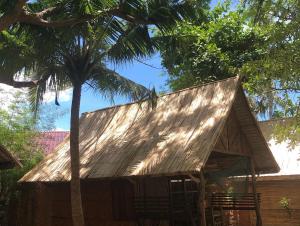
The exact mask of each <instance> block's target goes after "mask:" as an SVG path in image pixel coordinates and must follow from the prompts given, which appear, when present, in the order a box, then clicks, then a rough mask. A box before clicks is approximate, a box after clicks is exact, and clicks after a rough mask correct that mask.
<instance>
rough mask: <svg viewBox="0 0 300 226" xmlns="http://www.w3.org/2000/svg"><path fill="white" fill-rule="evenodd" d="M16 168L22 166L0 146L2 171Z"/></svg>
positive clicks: (0, 166)
mask: <svg viewBox="0 0 300 226" xmlns="http://www.w3.org/2000/svg"><path fill="white" fill-rule="evenodd" d="M15 166H19V167H20V166H22V164H21V163H20V162H19V161H18V160H17V159H16V158H15V157H14V156H13V155H12V154H11V153H9V152H8V150H6V148H5V147H4V146H2V145H0V169H10V168H13V167H15Z"/></svg>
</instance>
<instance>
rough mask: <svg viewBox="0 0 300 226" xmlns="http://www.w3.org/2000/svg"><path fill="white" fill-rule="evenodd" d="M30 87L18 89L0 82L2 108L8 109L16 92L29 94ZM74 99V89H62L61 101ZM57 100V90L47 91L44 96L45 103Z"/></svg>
mask: <svg viewBox="0 0 300 226" xmlns="http://www.w3.org/2000/svg"><path fill="white" fill-rule="evenodd" d="M27 92H28V89H26V88H23V89H20V88H19V89H16V88H13V87H12V86H9V85H5V84H0V103H1V108H2V109H6V108H7V107H8V106H9V105H10V104H11V103H12V102H13V101H14V100H15V97H16V94H17V93H19V94H21V95H24V98H25V95H26V94H27ZM71 99H72V89H67V90H65V91H62V92H60V93H59V98H58V101H59V102H68V101H70V100H71ZM54 101H55V92H47V93H45V95H44V98H43V103H46V104H48V103H52V102H54Z"/></svg>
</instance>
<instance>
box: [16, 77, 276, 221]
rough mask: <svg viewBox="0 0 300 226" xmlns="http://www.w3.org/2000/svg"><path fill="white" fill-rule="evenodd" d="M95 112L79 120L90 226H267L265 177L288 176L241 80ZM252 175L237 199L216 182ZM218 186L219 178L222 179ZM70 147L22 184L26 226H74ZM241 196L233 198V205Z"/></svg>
mask: <svg viewBox="0 0 300 226" xmlns="http://www.w3.org/2000/svg"><path fill="white" fill-rule="evenodd" d="M155 103H156V104H154V105H153V101H143V102H136V103H131V104H125V105H120V106H114V107H110V108H105V109H101V110H98V111H94V112H89V113H85V114H83V115H82V117H81V119H80V135H79V136H80V161H81V162H80V163H81V170H80V177H81V181H82V199H83V208H84V215H85V221H86V225H88V226H96V225H101V226H133V225H145V226H146V225H149V226H152V225H170V226H187V225H193V226H196V225H202V226H205V225H225V223H224V218H223V210H224V211H226V210H229V209H243V210H245V211H252V212H254V213H255V216H256V222H257V223H256V224H257V225H262V221H263V219H261V215H260V199H259V194H257V191H256V183H255V181H256V175H257V174H262V173H276V172H278V171H279V167H278V165H277V163H276V161H275V159H274V157H273V155H272V153H271V151H270V149H269V147H268V145H267V143H266V141H265V139H264V137H263V136H262V133H261V130H260V128H259V127H258V124H257V122H256V119H255V118H254V116H253V115H252V113H251V111H250V108H249V105H248V102H247V100H246V97H245V95H244V93H243V90H242V86H241V85H240V81H239V78H238V77H234V78H229V79H226V80H222V81H218V82H213V83H209V84H206V85H203V86H198V87H192V88H188V89H185V90H181V91H178V92H174V93H170V94H166V95H163V96H161V97H159V98H158V99H157V100H156V101H155ZM220 174H222V176H223V177H229V176H239V175H248V174H251V175H252V177H251V178H252V180H251V184H252V190H251V191H250V192H249V193H247V194H242V195H238V194H235V195H232V194H231V195H230V196H229V195H228V194H226V193H222V192H219V191H220V190H218V188H216V186H215V187H214V186H212V185H213V184H214V183H211V182H210V181H212V178H214V177H215V178H216V177H218V176H219V175H220ZM218 178H219V177H218ZM69 181H70V158H69V140H68V139H66V140H65V141H64V142H63V143H62V144H61V145H60V146H59V147H58V148H57V149H56V151H55V152H53V153H51V154H49V155H48V156H47V157H46V158H45V159H44V160H43V161H42V162H41V163H40V164H38V165H37V166H36V167H35V168H34V169H33V170H31V171H30V172H29V173H27V174H26V175H25V176H24V177H23V178H22V179H21V180H20V183H21V188H22V191H23V192H22V194H23V198H22V200H23V201H22V203H23V206H22V208H20V209H21V210H22V211H21V213H20V219H21V221H22V225H28V226H29V225H30V226H34V225H36V226H40V225H43V226H50V225H51V226H52V225H55V226H59V225H64V226H68V225H71V209H70V194H69ZM233 197H234V198H233Z"/></svg>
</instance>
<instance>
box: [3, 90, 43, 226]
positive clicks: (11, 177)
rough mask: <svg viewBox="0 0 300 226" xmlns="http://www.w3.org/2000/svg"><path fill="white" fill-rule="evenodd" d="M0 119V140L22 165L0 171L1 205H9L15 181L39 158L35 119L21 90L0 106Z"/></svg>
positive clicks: (15, 186) (14, 195)
mask: <svg viewBox="0 0 300 226" xmlns="http://www.w3.org/2000/svg"><path fill="white" fill-rule="evenodd" d="M2 103H3V102H2ZM27 103H28V102H27ZM0 121H1V124H0V144H1V145H4V146H5V147H6V148H7V149H8V150H9V151H11V152H12V153H13V154H14V155H15V156H16V157H17V158H19V159H20V161H21V163H22V165H23V167H22V168H15V169H9V170H2V171H0V194H1V196H0V201H1V203H2V205H3V204H4V205H9V204H10V202H11V201H12V200H14V199H15V198H16V197H17V196H18V193H17V181H18V180H19V179H20V178H21V177H22V176H23V175H24V174H25V173H26V172H28V171H29V170H30V169H31V168H32V167H33V166H34V165H36V164H37V163H38V162H39V161H40V160H41V159H42V153H41V152H40V149H39V147H38V145H37V144H36V138H37V136H38V132H37V127H39V126H38V124H39V123H38V121H37V120H36V118H35V117H33V114H32V112H31V109H30V106H29V104H26V103H25V102H24V95H23V94H21V93H17V94H16V95H15V97H14V98H13V100H12V101H11V103H10V104H8V105H7V106H6V108H3V106H2V108H1V110H0ZM2 223H3V222H2Z"/></svg>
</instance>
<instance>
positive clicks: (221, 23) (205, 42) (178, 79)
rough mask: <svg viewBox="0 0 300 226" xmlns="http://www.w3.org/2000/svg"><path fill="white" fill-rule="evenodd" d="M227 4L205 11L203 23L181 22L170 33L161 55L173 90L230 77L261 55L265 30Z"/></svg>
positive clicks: (265, 35)
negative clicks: (231, 9)
mask: <svg viewBox="0 0 300 226" xmlns="http://www.w3.org/2000/svg"><path fill="white" fill-rule="evenodd" d="M229 6H230V4H229V3H226V4H222V5H221V4H220V5H218V6H217V7H215V8H214V9H213V10H211V11H209V10H208V11H207V13H206V15H207V20H206V21H205V22H202V23H193V22H190V21H185V22H183V23H179V24H178V26H177V27H176V29H174V30H173V31H172V32H170V39H169V42H165V43H163V46H162V51H161V54H162V58H163V65H164V66H165V67H166V68H167V70H168V73H169V75H170V77H169V78H170V79H169V85H170V86H171V88H172V89H173V90H177V89H182V88H185V87H188V86H191V85H197V84H201V83H204V82H209V81H214V80H219V79H224V78H228V77H231V76H234V75H236V74H237V73H238V71H239V70H240V69H241V68H242V66H243V65H244V64H245V63H246V62H249V61H253V60H256V59H259V58H260V57H261V55H262V54H263V51H264V50H263V49H262V48H261V44H262V43H264V42H265V40H266V38H267V32H266V31H264V30H263V29H261V28H259V27H257V26H253V25H252V24H251V21H249V20H248V19H247V17H246V15H245V14H244V13H243V10H241V9H239V10H237V11H229ZM174 46H175V48H174Z"/></svg>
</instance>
